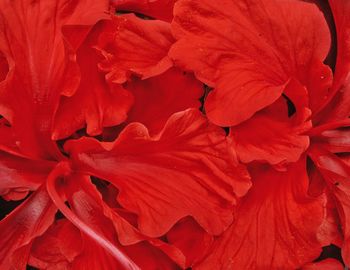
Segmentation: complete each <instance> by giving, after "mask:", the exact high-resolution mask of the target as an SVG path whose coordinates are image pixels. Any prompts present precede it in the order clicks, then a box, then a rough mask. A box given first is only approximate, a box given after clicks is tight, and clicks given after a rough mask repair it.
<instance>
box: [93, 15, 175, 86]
mask: <svg viewBox="0 0 350 270" xmlns="http://www.w3.org/2000/svg"><path fill="white" fill-rule="evenodd" d="M173 42H174V38H173V36H172V34H171V31H170V24H169V23H166V22H162V21H157V20H142V19H140V18H138V17H136V16H135V15H133V14H126V15H122V16H116V17H114V18H113V22H112V23H111V24H110V25H109V29H105V31H104V33H103V34H102V35H101V37H100V42H99V44H98V45H97V49H98V50H100V52H101V54H102V55H103V56H104V58H105V59H104V60H103V61H102V62H101V63H100V68H101V69H102V70H103V71H105V72H106V73H107V75H106V78H107V80H108V81H111V82H114V83H124V82H125V81H127V79H128V78H129V76H130V75H131V74H136V75H137V76H140V77H141V78H142V79H146V78H149V77H153V76H156V75H159V74H161V73H163V72H164V71H166V70H168V69H169V68H170V67H172V65H173V63H172V61H171V60H170V58H169V57H168V51H169V49H170V46H171V45H172V43H173Z"/></svg>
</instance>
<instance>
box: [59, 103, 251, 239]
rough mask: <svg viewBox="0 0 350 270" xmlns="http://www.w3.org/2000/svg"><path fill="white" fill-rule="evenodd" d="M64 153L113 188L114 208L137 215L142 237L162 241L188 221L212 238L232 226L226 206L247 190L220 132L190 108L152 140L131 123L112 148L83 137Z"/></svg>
mask: <svg viewBox="0 0 350 270" xmlns="http://www.w3.org/2000/svg"><path fill="white" fill-rule="evenodd" d="M65 148H66V150H67V151H68V152H69V153H70V154H71V156H72V164H73V167H79V169H80V170H81V171H82V172H85V173H87V174H90V175H94V176H97V177H99V178H101V179H104V180H107V181H109V182H111V183H113V184H114V185H115V186H116V187H118V189H119V190H120V193H119V195H118V201H119V202H120V204H121V205H122V206H123V207H124V208H126V209H127V210H129V211H131V212H134V213H136V214H137V215H138V224H139V229H140V231H141V232H142V233H143V234H145V235H148V236H153V237H158V236H161V235H163V234H164V233H165V232H167V231H168V230H169V229H170V227H171V226H173V225H174V224H175V223H176V222H177V221H178V220H179V219H181V218H183V217H185V216H189V215H190V216H193V217H194V218H195V219H196V220H197V221H198V223H199V224H200V225H201V226H202V227H203V228H205V230H207V231H208V232H210V233H212V234H219V233H221V232H222V231H223V230H224V229H225V228H226V227H227V226H228V225H229V224H230V223H231V221H232V213H231V207H232V205H233V204H235V202H236V200H237V198H238V197H241V196H243V195H244V194H245V193H246V191H247V189H248V188H249V187H250V182H249V180H248V176H247V173H246V171H245V170H244V169H243V168H242V167H240V166H238V165H237V162H236V161H235V156H234V155H233V153H232V152H230V151H229V150H228V148H227V142H226V138H225V135H224V132H223V131H222V130H221V129H219V128H217V127H215V126H213V125H211V124H209V123H208V122H207V120H206V119H205V118H204V117H203V116H202V115H201V114H200V112H199V111H197V110H195V109H192V110H187V111H184V112H179V113H176V114H174V115H172V116H171V117H170V118H169V120H168V122H167V123H166V125H165V127H164V129H163V130H162V132H160V133H159V134H158V135H155V136H152V137H151V136H150V135H149V133H148V131H147V129H146V127H145V126H143V125H142V124H139V123H133V124H130V125H128V126H127V127H126V128H125V129H124V130H123V132H122V133H121V134H120V135H119V137H118V138H117V139H116V140H115V141H114V142H113V143H100V142H98V141H96V140H94V139H89V138H83V139H81V140H78V141H70V142H68V143H67V144H66V146H65ZM203 209H205V211H203ZM213 217H215V218H213ZM159 220H162V222H161V223H160V222H159Z"/></svg>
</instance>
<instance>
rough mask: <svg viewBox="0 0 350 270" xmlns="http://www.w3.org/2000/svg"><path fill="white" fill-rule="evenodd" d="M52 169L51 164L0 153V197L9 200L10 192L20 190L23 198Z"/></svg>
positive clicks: (38, 184) (35, 187)
mask: <svg viewBox="0 0 350 270" xmlns="http://www.w3.org/2000/svg"><path fill="white" fill-rule="evenodd" d="M53 167H54V163H53V162H49V161H42V160H40V161H38V160H30V159H25V158H22V157H16V156H12V155H10V154H7V153H5V152H2V151H0V179H1V181H0V196H6V199H11V197H9V196H8V193H9V192H11V191H14V190H21V191H22V192H24V194H23V195H24V196H25V193H26V192H28V191H33V190H36V189H37V188H38V187H39V186H40V185H42V183H44V181H45V180H46V177H47V175H48V174H49V172H50V171H51V169H52V168H53ZM17 199H23V198H17Z"/></svg>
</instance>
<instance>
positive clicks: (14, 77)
mask: <svg viewBox="0 0 350 270" xmlns="http://www.w3.org/2000/svg"><path fill="white" fill-rule="evenodd" d="M93 2H96V1H84V3H83V2H81V1H80V2H79V3H78V1H73V0H70V1H66V0H59V1H34V2H33V1H30V0H20V1H10V0H5V1H1V3H0V10H1V11H0V51H1V52H2V53H3V55H4V56H5V57H6V59H7V62H8V65H9V74H8V75H7V78H6V80H5V81H3V82H2V83H1V84H0V114H1V115H2V116H4V117H5V118H6V119H8V120H9V121H10V123H11V125H12V128H13V130H14V132H15V136H16V138H17V143H18V145H19V146H20V148H21V150H22V151H23V152H24V153H26V154H28V155H31V156H36V157H42V158H51V159H53V158H61V157H62V156H61V154H60V153H59V151H58V149H57V147H56V145H55V144H54V142H52V141H51V126H52V120H53V116H54V113H55V110H56V108H57V105H58V101H59V98H60V96H61V95H70V94H72V93H73V92H74V91H75V90H76V88H77V86H78V83H79V73H78V69H77V66H76V63H75V60H74V52H73V51H72V50H71V48H70V46H68V44H67V42H66V41H65V39H64V37H63V34H62V31H61V29H62V27H63V26H64V25H67V24H81V25H84V24H94V23H95V22H96V21H97V20H98V19H100V18H104V17H105V13H104V12H105V11H106V9H105V7H106V6H107V5H106V4H107V3H108V2H107V1H99V2H100V3H99V4H93ZM89 3H92V5H88V4H89ZM102 3H104V5H101V4H102ZM92 7H98V8H99V9H98V10H94V11H90V9H91V8H92Z"/></svg>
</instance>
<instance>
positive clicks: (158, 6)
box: [111, 0, 177, 22]
mask: <svg viewBox="0 0 350 270" xmlns="http://www.w3.org/2000/svg"><path fill="white" fill-rule="evenodd" d="M176 1H177V0H112V1H111V2H112V4H113V5H114V6H115V7H116V9H117V11H120V10H121V11H133V12H137V13H140V14H143V15H147V16H150V17H152V18H155V19H158V20H163V21H167V22H171V20H172V19H173V8H174V4H175V2H176Z"/></svg>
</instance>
